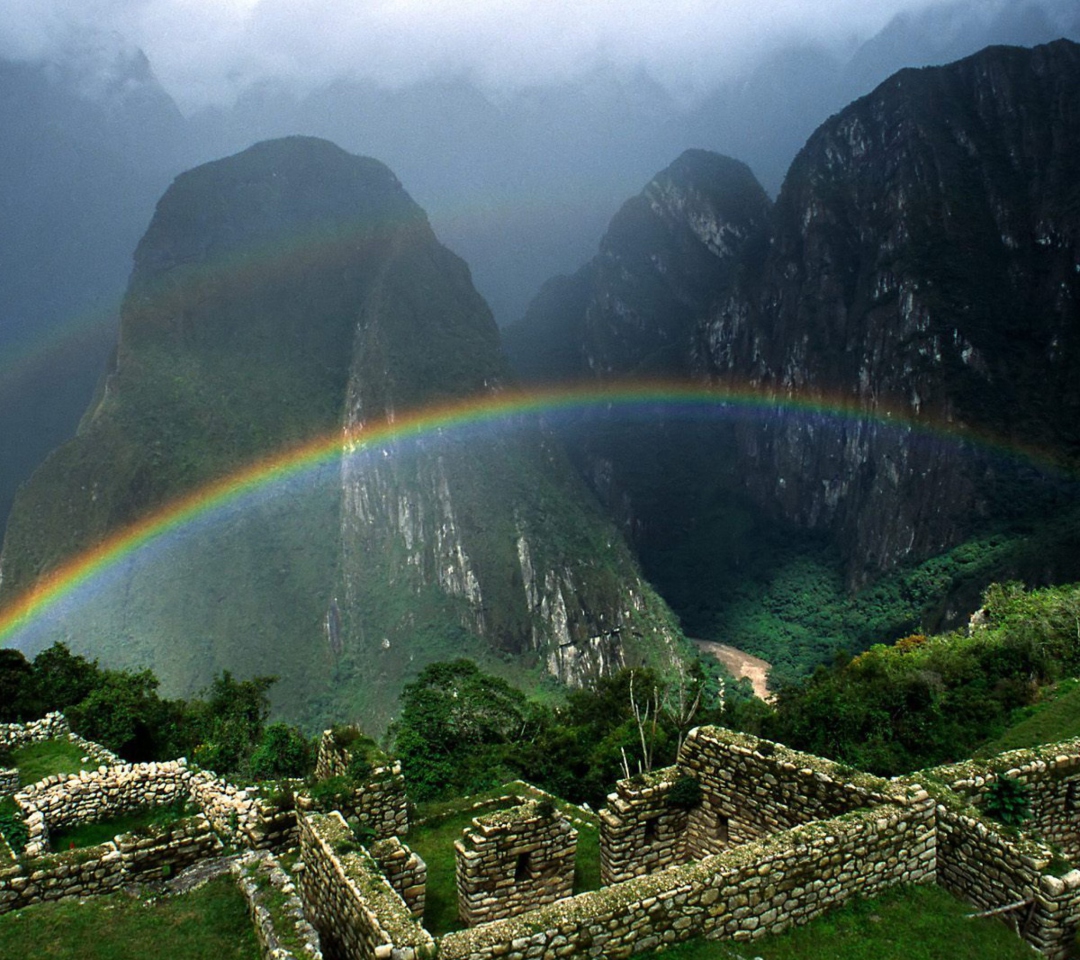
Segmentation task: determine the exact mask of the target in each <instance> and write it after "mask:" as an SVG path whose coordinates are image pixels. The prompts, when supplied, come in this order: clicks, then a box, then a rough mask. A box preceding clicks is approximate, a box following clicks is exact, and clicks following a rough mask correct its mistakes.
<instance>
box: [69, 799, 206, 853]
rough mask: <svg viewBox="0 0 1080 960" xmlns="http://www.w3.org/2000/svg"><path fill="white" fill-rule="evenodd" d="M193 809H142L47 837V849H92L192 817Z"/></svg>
mask: <svg viewBox="0 0 1080 960" xmlns="http://www.w3.org/2000/svg"><path fill="white" fill-rule="evenodd" d="M195 812H196V811H195V808H194V807H192V808H190V809H189V808H187V807H185V805H183V804H173V805H172V806H164V807H143V808H141V809H139V810H133V811H131V813H127V814H124V815H123V816H120V817H110V818H109V819H108V820H97V821H95V822H94V823H82V824H79V825H78V826H75V827H71V829H69V830H57V831H55V832H54V833H51V834H50V835H49V846H51V847H52V848H53V850H55V851H57V852H60V851H62V850H70V849H72V848H79V847H94V846H97V844H99V843H105V841H106V840H112V838H113V837H115V836H118V835H119V834H122V833H131V832H133V831H135V830H141V829H142V828H143V827H150V826H159V827H160V826H166V825H167V824H170V823H175V822H176V821H177V820H182V819H183V818H184V817H188V816H191V815H192V814H193V813H195Z"/></svg>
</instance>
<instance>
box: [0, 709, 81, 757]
mask: <svg viewBox="0 0 1080 960" xmlns="http://www.w3.org/2000/svg"><path fill="white" fill-rule="evenodd" d="M70 733H71V727H70V726H69V725H68V722H67V718H66V717H65V716H64V715H63V714H62V713H50V714H46V715H45V716H44V717H42V718H41V719H40V720H31V721H30V722H29V723H0V747H6V748H7V749H9V750H17V749H18V748H19V747H25V746H26V745H27V744H28V743H37V742H38V741H40V740H66V739H67V737H68V734H70Z"/></svg>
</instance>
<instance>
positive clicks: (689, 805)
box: [664, 776, 702, 810]
mask: <svg viewBox="0 0 1080 960" xmlns="http://www.w3.org/2000/svg"><path fill="white" fill-rule="evenodd" d="M701 800H702V794H701V784H700V783H699V782H698V780H697V778H696V777H687V776H682V777H679V779H678V780H676V781H675V782H674V783H673V784H672V785H671V789H670V790H669V791H668V793H667V796H666V797H665V798H664V802H665V803H666V804H667V805H668V806H669V807H675V808H676V809H678V810H693V809H694V807H696V806H698V805H699V804H700V803H701Z"/></svg>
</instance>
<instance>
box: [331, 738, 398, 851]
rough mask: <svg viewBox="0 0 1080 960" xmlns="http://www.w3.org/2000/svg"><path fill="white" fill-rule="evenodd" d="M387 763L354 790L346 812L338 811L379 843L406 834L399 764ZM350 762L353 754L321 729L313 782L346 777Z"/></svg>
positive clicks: (372, 772)
mask: <svg viewBox="0 0 1080 960" xmlns="http://www.w3.org/2000/svg"><path fill="white" fill-rule="evenodd" d="M380 756H381V754H380ZM386 760H387V762H386V763H385V764H381V765H380V764H376V765H375V766H374V768H373V769H372V771H371V773H370V775H369V776H368V777H367V778H366V779H365V780H364V782H363V783H362V784H359V785H358V786H357V787H356V790H355V792H354V795H353V801H352V802H351V803H350V804H346V805H344V806H347V807H348V809H344V810H342V811H341V813H343V814H344V815H345V816H346V817H349V818H353V817H355V818H356V819H358V820H361V821H363V822H364V823H366V824H367V825H368V827H370V828H371V830H372V831H374V833H375V837H376V838H377V839H379V840H384V839H386V838H387V837H404V836H406V835H407V834H408V832H409V799H408V796H407V795H406V792H405V778H404V777H403V776H402V773H401V764H400V763H398V761H396V760H391V759H390V758H389V757H387V758H386ZM351 761H352V754H351V753H350V752H349V751H348V750H347V749H343V748H341V747H339V746H338V745H337V743H336V742H335V740H334V734H333V731H332V730H324V731H323V734H322V737H321V738H320V739H319V752H318V757H317V759H316V762H315V777H316V779H318V780H325V779H327V778H329V777H345V776H347V775H348V773H349V764H350V762H351Z"/></svg>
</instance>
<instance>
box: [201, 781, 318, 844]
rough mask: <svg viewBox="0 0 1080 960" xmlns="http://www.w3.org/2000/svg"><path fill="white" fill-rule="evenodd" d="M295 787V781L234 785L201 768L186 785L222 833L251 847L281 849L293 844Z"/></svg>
mask: <svg viewBox="0 0 1080 960" xmlns="http://www.w3.org/2000/svg"><path fill="white" fill-rule="evenodd" d="M298 788H299V781H283V782H281V783H279V784H275V785H274V786H273V787H264V788H260V787H237V786H236V785H235V784H232V783H229V782H228V781H227V780H222V779H220V778H217V777H215V776H213V775H212V774H210V773H207V772H205V771H199V772H198V773H196V774H195V775H194V776H193V777H192V778H191V787H190V789H191V799H192V800H193V801H194V802H195V803H196V804H197V805H198V807H199V809H201V810H202V811H203V813H204V814H206V816H207V818H208V819H209V820H210V822H211V823H212V824H213V826H214V829H215V830H216V831H217V832H218V833H219V834H221V836H222V837H225V838H226V839H227V840H229V841H230V842H232V843H236V844H239V845H240V846H244V847H251V848H252V849H255V850H281V849H284V848H285V847H289V846H293V845H295V844H296V841H297V831H296V811H295V802H296V801H295V791H296V789H298ZM275 794H276V795H277V799H276V800H275Z"/></svg>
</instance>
